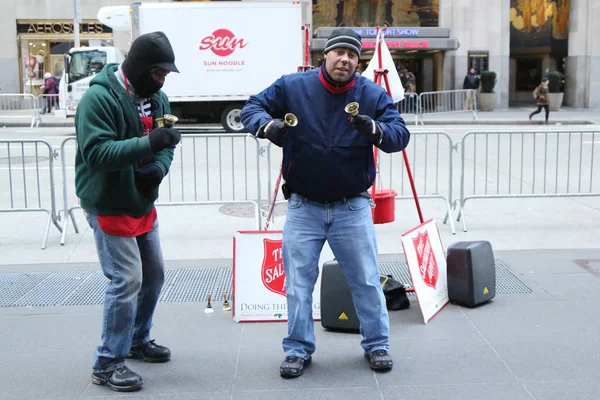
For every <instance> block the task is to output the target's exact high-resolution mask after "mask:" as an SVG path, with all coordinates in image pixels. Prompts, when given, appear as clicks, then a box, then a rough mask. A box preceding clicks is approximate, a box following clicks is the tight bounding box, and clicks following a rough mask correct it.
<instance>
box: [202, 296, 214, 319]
mask: <svg viewBox="0 0 600 400" xmlns="http://www.w3.org/2000/svg"><path fill="white" fill-rule="evenodd" d="M214 312H215V310H213V308H212V305H211V304H210V293H209V294H208V304H207V305H206V308H205V309H204V313H205V314H210V313H214Z"/></svg>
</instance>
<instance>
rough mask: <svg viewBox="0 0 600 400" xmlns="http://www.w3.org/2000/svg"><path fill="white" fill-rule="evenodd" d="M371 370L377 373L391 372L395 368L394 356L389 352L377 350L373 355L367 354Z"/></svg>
mask: <svg viewBox="0 0 600 400" xmlns="http://www.w3.org/2000/svg"><path fill="white" fill-rule="evenodd" d="M365 357H366V358H367V360H369V365H370V366H371V369H374V370H375V371H389V370H390V369H392V367H393V366H394V361H393V360H392V356H390V353H388V351H387V350H375V351H374V352H372V353H371V354H365Z"/></svg>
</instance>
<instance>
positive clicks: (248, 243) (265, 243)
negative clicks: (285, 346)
mask: <svg viewBox="0 0 600 400" xmlns="http://www.w3.org/2000/svg"><path fill="white" fill-rule="evenodd" d="M282 240H283V239H282V231H240V232H237V233H236V234H235V235H234V237H233V284H232V292H233V293H232V302H233V319H234V321H236V322H250V321H252V322H270V321H287V302H286V298H285V294H286V282H285V271H284V265H283V252H282ZM333 258H334V257H333V252H332V251H331V249H330V248H329V246H328V245H327V243H325V245H324V246H323V250H322V251H321V257H320V259H319V278H318V279H317V282H316V283H315V289H314V291H313V306H312V310H313V318H314V319H315V320H319V319H320V318H321V309H320V307H321V290H320V289H321V269H322V267H323V264H324V263H325V262H327V261H331V260H333Z"/></svg>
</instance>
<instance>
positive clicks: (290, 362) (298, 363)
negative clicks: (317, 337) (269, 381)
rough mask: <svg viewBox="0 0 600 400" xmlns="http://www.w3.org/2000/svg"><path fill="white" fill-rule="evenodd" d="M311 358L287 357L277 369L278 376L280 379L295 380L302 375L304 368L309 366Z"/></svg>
mask: <svg viewBox="0 0 600 400" xmlns="http://www.w3.org/2000/svg"><path fill="white" fill-rule="evenodd" d="M311 361H312V357H308V358H307V359H304V358H302V357H295V356H287V357H286V358H285V360H283V362H282V363H281V366H280V367H279V375H281V377H282V378H297V377H299V376H300V375H302V374H303V373H304V368H305V367H308V366H309V365H310V362H311Z"/></svg>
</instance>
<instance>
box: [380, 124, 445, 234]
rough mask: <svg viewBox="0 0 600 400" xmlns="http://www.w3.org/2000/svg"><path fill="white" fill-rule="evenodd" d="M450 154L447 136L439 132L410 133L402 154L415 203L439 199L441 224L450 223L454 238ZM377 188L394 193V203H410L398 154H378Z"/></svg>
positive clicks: (409, 191) (403, 169) (410, 193)
mask: <svg viewBox="0 0 600 400" xmlns="http://www.w3.org/2000/svg"><path fill="white" fill-rule="evenodd" d="M453 150H454V146H453V143H452V139H451V138H450V135H448V134H447V133H446V132H442V131H417V132H414V131H413V132H411V138H410V143H409V144H408V147H407V148H406V153H407V157H408V161H409V163H410V167H411V169H412V174H413V178H414V182H415V188H416V191H417V195H418V196H419V199H440V200H442V201H444V203H445V205H446V213H445V215H444V220H443V222H444V223H446V222H447V221H448V220H449V221H450V228H451V229H452V233H453V234H455V233H456V230H455V228H454V221H453V220H452V214H451V213H452V209H451V204H452V202H453V198H452V185H453ZM378 176H379V178H378V182H377V185H378V187H381V188H383V189H393V190H395V191H396V193H397V196H396V199H397V200H412V199H413V194H412V190H411V186H410V181H409V179H408V175H407V173H406V167H405V164H404V159H403V157H402V153H391V154H388V153H384V152H382V151H380V152H379V174H378Z"/></svg>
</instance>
